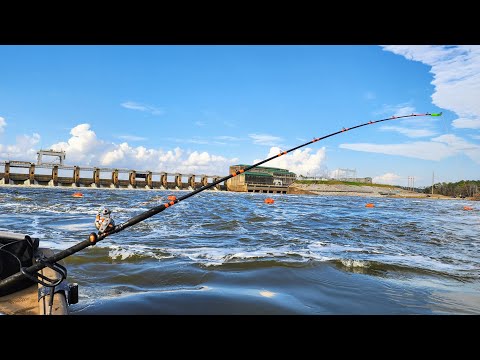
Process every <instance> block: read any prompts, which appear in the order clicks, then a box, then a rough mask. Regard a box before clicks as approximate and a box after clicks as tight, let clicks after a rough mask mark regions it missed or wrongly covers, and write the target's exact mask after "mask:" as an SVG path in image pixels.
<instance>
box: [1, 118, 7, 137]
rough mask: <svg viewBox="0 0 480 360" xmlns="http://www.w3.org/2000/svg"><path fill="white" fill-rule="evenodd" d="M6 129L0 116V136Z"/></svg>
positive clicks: (5, 123)
mask: <svg viewBox="0 0 480 360" xmlns="http://www.w3.org/2000/svg"><path fill="white" fill-rule="evenodd" d="M6 127H7V121H6V120H5V118H3V117H1V116H0V134H2V133H3V130H4V129H5V128H6Z"/></svg>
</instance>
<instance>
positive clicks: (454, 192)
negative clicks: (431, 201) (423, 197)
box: [423, 180, 480, 197]
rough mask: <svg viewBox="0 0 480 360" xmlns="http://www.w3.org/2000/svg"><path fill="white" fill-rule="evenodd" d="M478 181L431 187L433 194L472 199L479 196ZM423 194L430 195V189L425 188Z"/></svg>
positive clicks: (444, 183)
mask: <svg viewBox="0 0 480 360" xmlns="http://www.w3.org/2000/svg"><path fill="white" fill-rule="evenodd" d="M479 190H480V180H462V181H458V182H456V183H451V182H449V183H446V182H442V183H436V184H434V185H433V194H440V195H445V196H455V197H474V196H475V195H476V196H480V195H479ZM423 192H424V193H425V194H431V193H432V187H431V186H429V187H426V188H425V189H424V190H423Z"/></svg>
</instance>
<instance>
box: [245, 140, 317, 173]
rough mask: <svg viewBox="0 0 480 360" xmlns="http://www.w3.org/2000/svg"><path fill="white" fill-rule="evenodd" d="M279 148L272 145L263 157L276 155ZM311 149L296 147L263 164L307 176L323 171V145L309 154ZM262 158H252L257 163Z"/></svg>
mask: <svg viewBox="0 0 480 360" xmlns="http://www.w3.org/2000/svg"><path fill="white" fill-rule="evenodd" d="M281 151H282V150H280V148H278V147H275V146H274V147H272V148H270V151H269V153H268V155H267V156H266V157H265V158H269V157H271V156H274V155H277V154H279V153H280V152H281ZM311 151H312V149H310V148H306V149H304V150H300V149H297V150H295V151H293V152H291V153H289V154H287V155H283V156H280V157H278V158H277V159H273V160H271V161H269V162H268V163H266V164H265V165H264V166H271V167H278V168H281V169H288V170H289V171H292V172H294V173H295V174H297V175H303V176H307V175H308V174H309V175H312V174H319V173H320V172H322V171H323V168H322V165H323V162H324V161H325V147H322V148H321V149H319V150H317V151H316V152H315V153H313V154H311ZM262 160H264V159H257V160H254V161H253V163H257V162H259V161H262Z"/></svg>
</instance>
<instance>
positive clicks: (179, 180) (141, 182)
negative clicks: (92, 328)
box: [0, 160, 226, 190]
mask: <svg viewBox="0 0 480 360" xmlns="http://www.w3.org/2000/svg"><path fill="white" fill-rule="evenodd" d="M107 174H108V175H107ZM102 176H103V177H102ZM197 179H200V181H199V182H197V181H196V180H197ZM217 179H220V177H219V176H216V175H213V176H212V175H205V174H202V175H195V174H181V173H167V172H163V171H162V172H155V171H150V170H147V171H141V170H133V169H116V168H115V169H112V168H100V167H88V166H81V167H80V166H78V165H74V166H70V165H61V164H40V165H39V164H35V163H31V162H26V161H13V160H12V161H0V185H19V186H20V185H21V186H32V185H37V186H50V187H57V186H58V187H74V188H81V187H91V188H126V189H157V190H196V189H199V188H201V187H202V186H207V185H209V184H211V183H213V182H214V181H216V180H217ZM212 190H226V187H225V185H224V184H218V185H217V186H215V187H213V188H212Z"/></svg>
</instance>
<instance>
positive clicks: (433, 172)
mask: <svg viewBox="0 0 480 360" xmlns="http://www.w3.org/2000/svg"><path fill="white" fill-rule="evenodd" d="M434 181H435V171H432V195H433V182H434Z"/></svg>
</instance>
